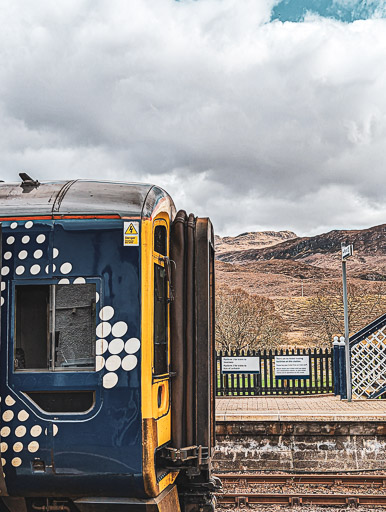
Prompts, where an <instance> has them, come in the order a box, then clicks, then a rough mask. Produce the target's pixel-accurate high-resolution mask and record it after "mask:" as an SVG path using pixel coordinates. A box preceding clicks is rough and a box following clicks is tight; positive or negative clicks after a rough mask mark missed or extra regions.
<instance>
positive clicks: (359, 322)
mask: <svg viewBox="0 0 386 512" xmlns="http://www.w3.org/2000/svg"><path fill="white" fill-rule="evenodd" d="M347 290H348V300H347V302H348V318H349V326H350V334H353V333H355V332H357V331H358V330H359V329H361V328H362V327H364V326H365V325H367V324H368V323H369V322H371V321H373V320H375V319H376V318H377V317H378V316H380V315H382V314H383V313H385V311H386V285H385V283H376V284H375V285H372V286H371V287H369V285H366V284H364V285H357V284H348V287H347ZM309 315H310V319H309V320H310V325H312V328H313V332H314V337H315V338H318V340H319V342H320V343H321V344H330V343H331V340H332V338H333V336H339V335H342V334H344V313H343V290H342V284H341V283H340V282H338V281H337V282H333V283H331V284H329V285H327V286H323V287H321V288H320V290H319V291H318V293H317V295H316V296H315V297H312V298H311V299H310V301H309Z"/></svg>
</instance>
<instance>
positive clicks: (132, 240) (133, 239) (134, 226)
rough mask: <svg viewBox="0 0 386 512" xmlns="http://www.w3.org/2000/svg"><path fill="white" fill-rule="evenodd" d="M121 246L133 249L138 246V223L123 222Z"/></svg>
mask: <svg viewBox="0 0 386 512" xmlns="http://www.w3.org/2000/svg"><path fill="white" fill-rule="evenodd" d="M123 245H124V246H125V247H129V246H131V247H133V246H138V245H139V222H125V223H124V225H123Z"/></svg>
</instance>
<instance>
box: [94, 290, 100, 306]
mask: <svg viewBox="0 0 386 512" xmlns="http://www.w3.org/2000/svg"><path fill="white" fill-rule="evenodd" d="M95 302H96V303H97V304H98V302H99V293H98V292H96V293H95Z"/></svg>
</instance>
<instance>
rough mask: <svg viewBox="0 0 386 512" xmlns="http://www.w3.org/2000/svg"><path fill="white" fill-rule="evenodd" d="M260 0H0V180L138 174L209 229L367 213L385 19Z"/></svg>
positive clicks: (345, 222) (367, 219) (359, 220)
mask: <svg viewBox="0 0 386 512" xmlns="http://www.w3.org/2000/svg"><path fill="white" fill-rule="evenodd" d="M273 3H274V2H273V1H268V0H266V1H265V2H262V1H261V0H242V1H241V0H198V1H192V0H185V1H181V2H176V1H174V0H159V1H157V2H154V1H151V0H130V2H125V1H123V0H121V1H116V2H107V0H106V1H94V2H91V1H86V0H84V1H83V2H79V1H76V2H75V1H68V2H60V3H56V4H53V3H51V2H47V1H43V0H40V1H36V2H33V3H23V6H21V4H18V3H15V2H11V1H10V0H8V1H3V2H2V3H1V6H0V22H1V25H2V27H3V30H2V33H1V35H0V128H1V131H2V133H3V134H4V135H3V137H2V139H1V140H0V164H1V168H2V176H1V177H2V179H8V180H15V179H16V178H17V172H19V171H20V170H24V171H26V172H29V173H30V174H32V175H34V176H36V177H38V178H39V179H53V178H54V179H56V178H63V177H66V178H67V177H68V178H74V177H84V178H90V177H95V178H105V179H127V180H135V181H142V180H145V181H152V182H155V183H157V184H159V185H161V186H164V187H165V188H166V189H168V190H169V191H170V193H171V194H172V195H173V197H174V199H175V201H176V203H177V206H178V207H183V208H185V209H188V210H192V211H194V213H196V214H199V215H210V216H211V217H212V219H213V221H214V223H215V227H216V228H217V231H219V232H221V233H224V234H225V233H227V234H231V233H233V234H235V233H237V232H240V231H246V230H247V229H250V230H252V229H278V228H281V229H287V228H288V229H293V230H295V231H297V232H299V233H311V232H315V231H316V230H318V229H323V230H327V229H332V228H334V227H342V228H343V227H346V228H349V227H365V226H368V225H370V224H380V223H383V222H384V220H385V213H386V207H385V206H383V190H382V186H381V184H382V183H383V176H384V168H385V165H384V164H385V156H384V155H385V149H384V147H385V143H384V141H385V135H386V96H385V94H384V90H385V87H386V68H385V66H384V62H385V59H386V21H385V20H383V19H371V20H365V21H357V22H354V23H352V24H345V23H340V22H337V21H333V20H330V19H324V18H319V17H315V16H308V17H306V19H305V22H304V23H288V22H286V23H281V22H278V21H275V22H272V23H269V19H270V13H271V8H272V6H273ZM343 200H344V203H345V210H344V211H343V212H339V213H337V210H336V208H335V205H336V203H337V202H339V201H343Z"/></svg>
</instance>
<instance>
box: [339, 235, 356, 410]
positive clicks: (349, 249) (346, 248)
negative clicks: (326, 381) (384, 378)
mask: <svg viewBox="0 0 386 512" xmlns="http://www.w3.org/2000/svg"><path fill="white" fill-rule="evenodd" d="M353 253H354V248H353V245H352V244H349V245H346V244H344V243H342V277H343V307H344V341H345V345H346V350H345V359H346V389H347V401H348V402H351V399H352V389H351V358H350V340H349V326H348V304H347V277H346V260H347V259H348V258H349V257H350V256H352V255H353Z"/></svg>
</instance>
